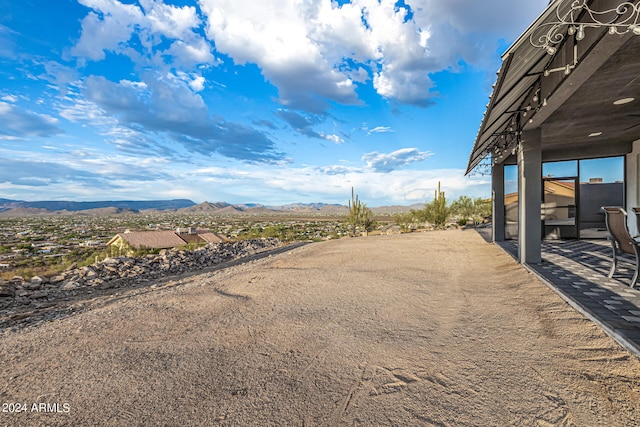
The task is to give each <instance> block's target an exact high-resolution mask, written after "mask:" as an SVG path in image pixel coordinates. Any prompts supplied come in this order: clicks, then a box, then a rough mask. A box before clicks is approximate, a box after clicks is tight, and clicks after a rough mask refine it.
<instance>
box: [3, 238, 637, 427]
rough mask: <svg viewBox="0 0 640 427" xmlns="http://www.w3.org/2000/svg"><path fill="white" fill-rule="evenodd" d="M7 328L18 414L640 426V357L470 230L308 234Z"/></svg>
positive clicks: (139, 420)
mask: <svg viewBox="0 0 640 427" xmlns="http://www.w3.org/2000/svg"><path fill="white" fill-rule="evenodd" d="M0 340H1V341H0V345H1V347H0V402H2V403H3V412H1V413H0V425H7V426H21V425H25V426H26V425H28V426H31V425H43V426H44V425H69V426H88V425H107V426H124V425H126V426H133V425H144V426H147V425H166V426H175V425H184V426H191V425H203V426H215V425H220V426H270V425H273V426H283V425H286V426H296V425H297V426H316V425H317V426H336V425H345V426H381V425H397V426H408V425H420V426H461V425H462V426H509V425H513V426H570V425H576V426H640V361H639V360H638V359H636V358H635V357H633V356H631V355H630V354H629V353H628V352H627V351H625V350H624V349H622V348H621V347H619V346H618V345H617V344H616V343H615V342H614V341H613V340H611V339H610V338H609V337H607V336H606V335H605V334H604V333H603V332H602V331H601V330H600V329H599V328H598V327H597V326H595V325H594V324H593V323H592V322H590V321H589V320H587V319H585V318H583V317H582V316H581V315H580V314H578V313H576V312H575V311H574V310H572V309H571V308H570V307H569V306H568V305H567V304H566V303H564V302H563V301H562V300H561V299H560V298H559V297H558V296H557V295H556V294H554V293H553V292H552V291H551V290H549V289H548V288H547V287H546V286H545V285H544V284H542V283H541V282H539V281H538V280H537V279H536V278H535V277H534V276H533V275H531V274H529V273H528V272H526V271H525V270H524V269H523V268H522V267H521V266H519V265H518V264H516V263H515V262H514V261H513V259H512V258H511V257H510V256H508V255H507V254H505V253H504V252H502V251H501V250H500V249H499V248H498V247H496V246H494V245H491V244H488V243H486V242H485V241H484V240H483V239H482V238H481V237H480V236H479V235H478V234H477V233H475V232H474V231H443V232H430V233H422V234H409V235H401V236H389V237H369V238H358V239H348V240H339V241H330V242H325V243H316V244H310V245H307V246H304V247H299V248H297V249H294V250H293V251H290V252H287V253H284V254H279V255H275V256H272V257H269V258H263V259H260V260H256V261H253V262H251V263H248V264H244V265H239V266H234V267H231V268H228V269H224V270H221V271H216V272H207V273H204V274H199V275H195V276H192V277H188V278H183V279H181V280H180V281H178V282H168V284H165V285H163V286H157V287H156V288H155V289H149V291H148V292H144V293H141V292H139V290H138V291H137V292H136V293H131V294H128V293H127V292H123V293H122V294H120V295H119V296H118V297H117V298H108V297H105V299H104V301H102V303H101V304H95V302H94V304H93V305H92V306H91V307H90V308H88V309H86V310H81V311H80V312H79V313H78V314H74V315H70V316H69V317H66V318H62V319H57V320H54V321H51V322H46V323H44V324H39V325H37V326H34V327H31V328H27V329H22V330H17V331H10V330H6V331H5V332H4V333H3V334H2V335H1V336H0ZM16 404H18V405H16ZM34 404H35V406H34ZM17 408H20V410H21V412H19V413H16V412H15V411H16V409H17ZM9 410H13V411H14V412H7V411H9Z"/></svg>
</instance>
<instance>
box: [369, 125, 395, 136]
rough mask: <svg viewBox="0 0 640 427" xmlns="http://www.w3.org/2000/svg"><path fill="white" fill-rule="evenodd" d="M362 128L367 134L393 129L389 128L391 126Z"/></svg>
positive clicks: (391, 130)
mask: <svg viewBox="0 0 640 427" xmlns="http://www.w3.org/2000/svg"><path fill="white" fill-rule="evenodd" d="M363 130H365V131H366V132H367V134H369V135H371V134H372V133H387V132H393V129H391V126H376V127H374V128H373V129H367V128H363Z"/></svg>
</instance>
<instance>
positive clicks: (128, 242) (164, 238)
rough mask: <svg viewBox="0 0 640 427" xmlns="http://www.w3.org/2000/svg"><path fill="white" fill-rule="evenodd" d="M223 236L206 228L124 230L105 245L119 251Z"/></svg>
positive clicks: (223, 239) (215, 239)
mask: <svg viewBox="0 0 640 427" xmlns="http://www.w3.org/2000/svg"><path fill="white" fill-rule="evenodd" d="M227 241H229V239H227V238H226V237H225V236H223V235H221V234H216V233H212V232H210V231H208V230H196V229H193V228H190V229H184V230H183V229H177V230H175V231H170V230H168V231H133V232H130V231H125V232H124V233H118V234H116V235H115V236H114V237H113V238H112V239H111V240H109V242H107V246H110V247H116V248H118V249H119V250H120V251H128V250H135V249H140V248H148V249H170V248H176V247H180V246H185V245H187V244H190V243H198V244H199V243H202V244H205V243H221V242H227Z"/></svg>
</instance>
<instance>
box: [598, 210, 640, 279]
mask: <svg viewBox="0 0 640 427" xmlns="http://www.w3.org/2000/svg"><path fill="white" fill-rule="evenodd" d="M602 210H603V211H604V214H605V222H606V224H607V230H608V231H609V240H610V241H611V249H612V250H613V265H612V266H611V271H609V276H608V277H609V278H612V277H613V274H614V273H615V271H616V267H617V265H618V261H619V254H621V253H627V254H631V255H634V256H635V258H636V259H635V261H636V268H635V272H634V274H633V279H631V287H632V288H633V287H634V286H635V285H636V282H637V281H638V271H639V270H640V262H638V260H639V259H640V241H637V240H635V239H634V238H633V237H631V234H629V228H628V227H627V212H625V210H624V209H622V208H621V207H617V206H604V207H603V208H602Z"/></svg>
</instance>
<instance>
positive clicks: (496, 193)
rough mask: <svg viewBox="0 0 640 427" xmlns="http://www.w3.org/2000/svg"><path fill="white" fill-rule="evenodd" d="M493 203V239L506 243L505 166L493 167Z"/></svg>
mask: <svg viewBox="0 0 640 427" xmlns="http://www.w3.org/2000/svg"><path fill="white" fill-rule="evenodd" d="M491 187H492V188H491V190H492V191H491V203H492V206H491V207H492V217H491V226H492V239H493V241H494V242H502V241H504V165H503V164H502V163H498V164H495V165H493V166H492V167H491Z"/></svg>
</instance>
